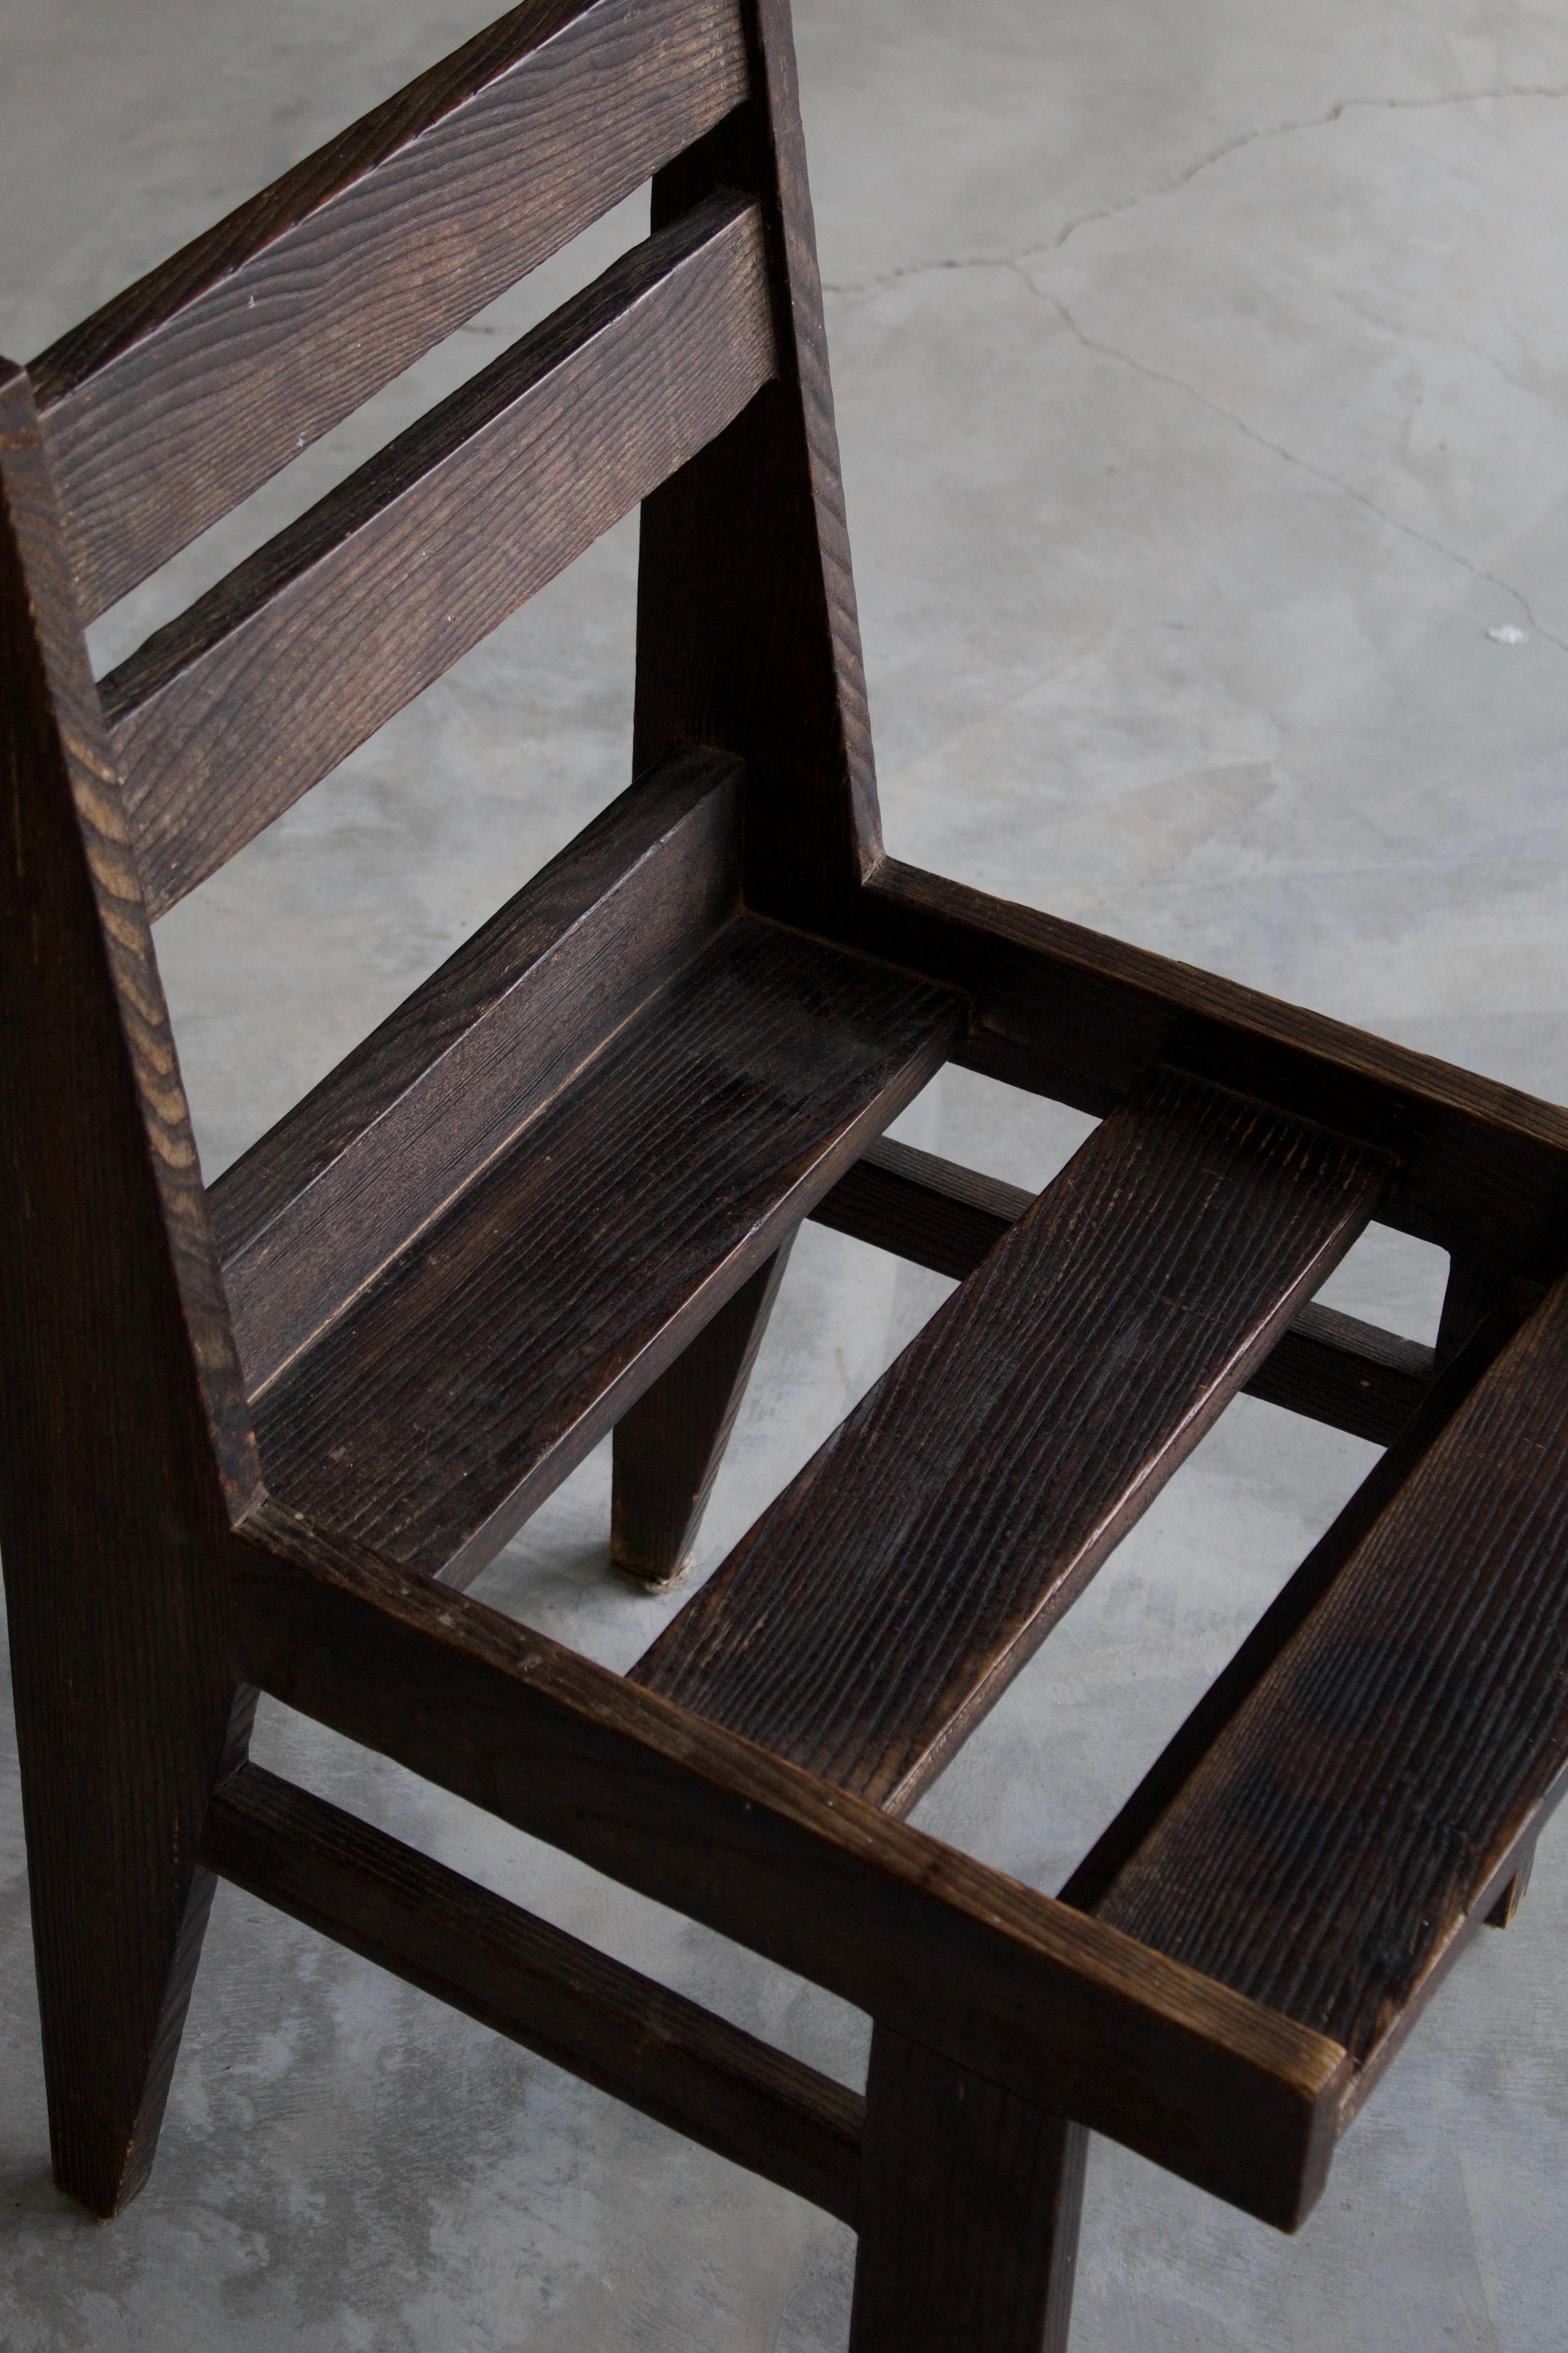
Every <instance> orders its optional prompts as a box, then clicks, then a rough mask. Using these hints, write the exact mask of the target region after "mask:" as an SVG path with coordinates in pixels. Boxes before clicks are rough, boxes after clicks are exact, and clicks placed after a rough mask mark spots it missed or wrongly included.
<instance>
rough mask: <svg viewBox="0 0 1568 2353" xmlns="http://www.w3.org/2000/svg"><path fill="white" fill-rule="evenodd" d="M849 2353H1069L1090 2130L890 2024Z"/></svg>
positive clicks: (865, 2193) (870, 2120)
mask: <svg viewBox="0 0 1568 2353" xmlns="http://www.w3.org/2000/svg"><path fill="white" fill-rule="evenodd" d="M866 2101H867V2114H866V2132H865V2138H864V2142H863V2144H862V2154H861V2171H860V2197H859V2212H858V2225H859V2232H860V2248H859V2255H858V2262H857V2264H856V2270H855V2306H854V2316H853V2318H852V2320H851V2323H850V2334H849V2345H850V2353H1065V2348H1066V2345H1067V2341H1068V2324H1069V2320H1070V2317H1071V2309H1072V2288H1073V2271H1074V2265H1075V2263H1076V2260H1077V2254H1078V2232H1079V2213H1080V2211H1081V2208H1082V2203H1083V2175H1084V2159H1085V2157H1086V2155H1087V2153H1088V2147H1089V2135H1088V2133H1087V2131H1086V2130H1085V2129H1084V2127H1083V2126H1081V2125H1074V2124H1067V2123H1065V2122H1064V2121H1063V2120H1062V2119H1061V2118H1060V2117H1059V2116H1049V2115H1047V2113H1046V2111H1045V2110H1044V2109H1041V2108H1037V2107H1035V2106H1033V2105H1030V2103H1029V2102H1027V2101H1026V2100H1021V2099H1019V2098H1017V2097H1016V2095H1015V2094H1012V2093H1010V2092H1007V2091H1005V2090H1003V2089H1002V2088H1001V2086H1000V2085H998V2084H993V2083H990V2082H988V2081H987V2080H986V2079H985V2077H984V2076H982V2075H974V2074H971V2073H969V2072H968V2070H967V2069H965V2068H963V2067H958V2066H955V2065H954V2064H953V2063H952V2061H951V2060H948V2059H944V2058H942V2057H941V2056H940V2055H939V2054H938V2053H937V2052H932V2051H928V2050H925V2049H923V2048H922V2047H921V2044H919V2043H917V2042H909V2041H907V2040H906V2038H905V2037H903V2036H902V2035H899V2034H894V2033H891V2032H890V2031H889V2030H888V2029H887V2028H886V2027H883V2026H879V2027H878V2028H877V2030H876V2032H875V2034H874V2036H873V2038H872V2042H871V2068H870V2074H869V2078H868V2083H867V2086H866Z"/></svg>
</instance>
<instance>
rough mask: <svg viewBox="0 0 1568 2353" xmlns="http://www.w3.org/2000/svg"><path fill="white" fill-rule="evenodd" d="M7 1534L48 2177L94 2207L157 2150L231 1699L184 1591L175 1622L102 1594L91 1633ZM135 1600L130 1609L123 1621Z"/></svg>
mask: <svg viewBox="0 0 1568 2353" xmlns="http://www.w3.org/2000/svg"><path fill="white" fill-rule="evenodd" d="M15 1552H16V1548H13V1552H12V1556H10V1557H8V1558H7V1561H6V1570H7V1585H8V1588H9V1596H10V1602H11V1649H12V1657H13V1662H14V1664H15V1667H16V1695H17V1704H16V1717H17V1736H18V1746H19V1748H20V1752H21V1767H22V1800H23V1812H24V1817H25V1820H26V1833H27V1852H28V1861H29V1876H30V1886H29V1893H30V1895H31V1899H32V1914H33V1949H34V1957H35V1964H36V1969H37V1989H38V2009H39V2017H40V2025H41V2029H42V2042H43V2052H44V2077H45V2084H46V2088H47V2094H48V2105H49V2142H50V2153H51V2158H52V2162H53V2170H54V2177H55V2180H56V2182H57V2183H58V2186H59V2187H60V2189H64V2190H66V2191H68V2193H69V2194H70V2195H71V2196H72V2197H74V2198H78V2199H79V2200H81V2202H82V2203H83V2205H85V2206H87V2207H89V2208H90V2209H91V2211H93V2212H94V2213H95V2214H100V2215H110V2214H117V2213H118V2212H119V2211H121V2208H122V2207H124V2206H125V2205H127V2204H128V2203H129V2202H130V2200H132V2198H134V2197H135V2195H136V2193H137V2191H138V2190H139V2189H141V2188H142V2185H143V2183H144V2182H145V2181H146V2179H147V2175H148V2173H149V2171H150V2169H151V2168H152V2164H153V2155H154V2152H155V2150H156V2147H157V2142H158V2133H159V2127H160V2126H161V2125H162V2123H163V2108H164V2104H165V2102H166V2100H167V2097H168V2092H169V2084H170V2080H171V2078H172V2076H173V2073H174V2061H175V2059H176V2057H177V2055H178V2052H179V2047H180V2035H181V2031H182V2029H183V2027H184V2020H185V2012H186V2010H187V2008H188V2006H189V2002H190V1997H191V1989H192V1986H193V1984H194V1982H195V1973H196V1965H197V1962H198V1961H199V1959H200V1957H201V1948H202V1938H203V1935H204V1933H205V1927H206V1921H207V1914H208V1912H209V1910H210V1908H211V1905H212V1895H213V1888H214V1884H215V1883H214V1881H213V1878H212V1876H211V1874H210V1873H208V1872H206V1871H205V1870H203V1869H202V1868H201V1867H200V1866H199V1865H198V1864H197V1863H196V1861H195V1848H196V1841H197V1838H198V1836H199V1834H200V1828H201V1820H202V1814H203V1811H204V1810H205V1796H206V1791H207V1789H208V1788H210V1787H211V1785H212V1783H213V1781H214V1780H215V1778H217V1777H218V1775H219V1774H220V1773H221V1771H222V1769H223V1767H222V1763H221V1762H220V1760H221V1759H222V1758H223V1757H224V1755H225V1740H224V1720H223V1719H224V1712H225V1709H226V1700H225V1698H224V1696H223V1694H222V1692H221V1690H220V1689H217V1688H215V1686H214V1683H213V1682H212V1681H210V1680H207V1679H206V1678H205V1677H203V1676H202V1675H201V1674H200V1672H199V1668H198V1671H197V1672H192V1669H193V1665H194V1664H195V1663H196V1662H194V1661H193V1658H192V1651H193V1649H194V1648H195V1645H193V1644H192V1642H191V1641H190V1639H189V1630H188V1629H187V1630H186V1635H185V1639H184V1641H182V1640H181V1639H180V1638H179V1633H178V1631H177V1630H176V1627H175V1625H174V1622H173V1619H174V1614H175V1612H176V1611H177V1605H178V1600H179V1598H180V1597H179V1596H178V1595H177V1593H171V1594H170V1595H169V1596H168V1597H167V1598H168V1599H169V1601H170V1603H171V1605H172V1608H171V1623H170V1624H168V1625H166V1626H164V1627H162V1628H160V1627H158V1626H156V1624H155V1623H154V1622H153V1621H154V1617H155V1612H154V1611H152V1610H145V1609H144V1610H140V1611H136V1612H134V1613H132V1612H128V1611H126V1612H121V1611H116V1610H114V1609H113V1608H112V1606H111V1605H110V1606H109V1607H106V1608H105V1609H104V1613H103V1614H104V1619H105V1620H106V1621H107V1623H106V1625H105V1626H103V1627H102V1628H100V1630H99V1631H98V1635H97V1639H95V1638H94V1630H93V1629H92V1628H91V1626H90V1625H89V1626H88V1627H87V1628H85V1629H84V1628H83V1626H82V1625H81V1623H80V1622H79V1620H76V1621H75V1622H71V1620H75V1613H74V1612H72V1613H70V1616H69V1618H68V1623H67V1625H66V1626H65V1627H64V1628H63V1629H62V1628H61V1626H60V1625H59V1624H58V1609H59V1605H60V1601H61V1598H62V1597H61V1595H60V1592H59V1590H58V1583H60V1582H68V1580H59V1581H57V1588H56V1590H55V1591H54V1592H53V1593H52V1594H50V1595H47V1596H46V1595H41V1594H39V1593H37V1590H36V1589H35V1590H29V1589H28V1588H31V1587H33V1583H34V1581H33V1579H32V1578H31V1577H28V1576H27V1575H26V1573H25V1571H24V1569H23V1567H22V1564H21V1563H20V1562H19V1561H18V1560H17V1559H16V1556H15ZM130 1574H131V1573H130V1572H128V1579H127V1581H128V1582H129V1581H130ZM40 1602H41V1603H42V1604H43V1606H42V1607H41V1608H40V1607H39V1606H38V1604H39V1603H40ZM132 1614H133V1615H134V1616H135V1617H136V1618H137V1619H139V1620H140V1621H141V1622H140V1623H139V1624H135V1625H128V1624H127V1623H126V1622H125V1620H126V1619H127V1617H129V1616H132ZM51 1619H56V1620H57V1622H55V1623H54V1624H52V1625H51V1624H50V1623H49V1622H48V1621H49V1620H51ZM115 1634H119V1635H121V1637H122V1638H123V1641H124V1648H123V1650H119V1651H118V1654H117V1645H116V1643H115V1641H114V1639H113V1638H114V1635H115ZM254 1706H255V1695H254V1694H245V1695H244V1698H243V1702H241V1703H238V1704H236V1705H235V1708H234V1710H233V1714H232V1715H231V1716H230V1719H229V1738H228V1749H227V1753H228V1755H229V1756H231V1757H233V1758H234V1759H235V1761H238V1760H239V1759H240V1758H241V1757H243V1754H244V1749H245V1743H246V1737H247V1734H248V1730H249V1721H250V1716H251V1715H252V1714H253V1713H254Z"/></svg>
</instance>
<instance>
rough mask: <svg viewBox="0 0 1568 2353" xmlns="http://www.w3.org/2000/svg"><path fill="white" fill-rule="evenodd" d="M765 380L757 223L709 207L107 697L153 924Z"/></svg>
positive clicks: (561, 317) (482, 382)
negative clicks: (158, 915)
mask: <svg viewBox="0 0 1568 2353" xmlns="http://www.w3.org/2000/svg"><path fill="white" fill-rule="evenodd" d="M772 373H773V326H772V322H771V319H770V316H769V308H768V297H767V288H766V283H765V280H764V277H763V251H762V231H761V225H760V221H759V218H758V215H757V211H756V208H755V206H749V205H746V204H744V203H742V201H741V200H740V199H739V198H737V197H733V196H731V197H725V196H722V195H720V196H715V197H713V198H711V199H710V201H709V202H708V203H707V204H706V205H704V206H700V207H698V209H697V210H696V211H695V212H694V213H692V214H690V215H688V216H686V217H685V218H683V219H682V220H680V221H679V222H677V223H675V224H673V225H672V226H671V227H669V228H668V229H666V230H665V231H663V232H662V234H660V235H658V236H657V237H652V238H650V239H648V240H647V243H645V244H644V245H641V246H639V247H637V248H635V249H634V251H633V252H631V253H630V254H627V255H626V256H625V257H623V259H621V260H619V261H617V262H616V263H615V264H614V265H613V266H612V267H611V268H610V269H607V270H606V271H605V273H604V275H603V276H602V277H601V278H600V279H598V280H596V281H595V284H594V285H593V286H591V287H589V288H588V289H587V290H586V291H585V292H584V293H583V294H582V295H580V296H578V297H577V298H576V300H575V301H572V302H569V303H567V304H566V305H565V306H564V307H563V309H562V310H560V311H557V312H556V313H555V314H554V315H553V316H552V318H550V319H548V320H546V321H545V322H544V323H543V325H542V326H541V327H538V328H536V329H535V330H534V331H533V332H531V334H528V335H525V336H524V337H523V338H522V339H521V342H520V343H516V344H514V345H513V346H512V348H511V349H510V351H508V352H505V353H502V355H501V357H500V359H499V360H497V361H495V362H494V364H492V365H491V366H489V367H488V368H485V369H483V370H482V371H481V372H480V374H479V375H477V376H475V377H473V378H472V379H471V380H470V381H469V382H468V383H467V384H465V385H461V386H460V387H459V388H458V391H457V392H456V393H454V394H453V395H452V396H451V397H450V398H449V399H447V400H446V401H443V402H442V403H441V404H440V406H438V407H437V408H436V409H434V410H432V412H431V413H430V414H429V415H428V416H426V417H422V418H421V419H420V420H419V422H418V423H417V424H416V425H415V426H413V427H411V428H410V429H409V431H408V432H406V433H405V434H403V435H401V436H400V437H399V438H398V439H397V440H395V442H393V443H392V445H391V446H390V448H386V449H384V450H383V451H382V452H381V454H380V455H379V456H378V457H376V458H374V459H372V460H371V461H370V463H369V464H368V465H366V466H363V467H362V468H361V469H360V470H359V471H358V472H357V473H355V474H353V476H351V477H350V479H349V480H347V481H346V482H344V483H342V485H341V486H340V487H339V488H338V489H337V490H335V491H332V492H331V493H330V495H329V496H328V497H326V498H325V499H323V500H321V501H320V502H319V503H318V504H317V505H316V506H314V507H312V508H311V509H310V512H309V513H307V514H305V515H302V516H301V517H300V520H299V522H296V523H294V524H292V525H291V526H290V527H289V529H288V530H287V531H284V532H282V533H279V536H278V537H277V538H276V539H274V540H271V541H269V542H268V544H267V545H266V546H265V547H263V548H261V549H260V550H259V551H258V553H257V554H255V555H253V556H252V557H250V558H249V559H248V560H247V562H246V563H244V564H242V565H239V567H238V568H237V570H236V571H234V572H232V573H230V574H229V575H228V576H227V578H226V579H225V580H222V581H220V582H219V583H218V584H217V586H216V587H215V588H214V589H212V590H211V591H210V593H209V594H208V595H207V596H204V597H202V598H201V599H200V600H199V601H198V602H197V603H196V604H195V606H193V607H191V609H190V610H189V611H188V612H186V613H184V614H182V615H181V616H180V617H179V618H178V619H176V620H174V621H172V622H171V623H170V624H169V625H168V626H167V628H163V629H160V630H159V631H158V632H157V634H156V635H155V636H154V637H153V638H149V639H148V641H147V643H146V644H145V645H144V646H142V648H141V649H140V650H139V651H138V652H137V653H135V654H133V655H132V658H131V659H130V660H129V661H127V662H125V663H123V664H122V665H121V668H120V669H119V670H114V671H112V672H111V673H110V676H109V677H108V678H106V679H105V680H104V681H103V686H102V694H103V702H104V708H105V711H106V713H107V714H108V717H109V719H110V726H111V730H112V734H113V742H114V748H115V754H116V756H117V758H118V759H119V761H120V763H121V767H122V769H123V772H124V775H125V778H126V793H127V804H128V807H129V809H130V813H131V819H132V830H133V835H134V839H135V846H136V857H137V863H138V866H139V868H140V870H141V873H142V882H143V886H144V888H145V890H146V892H147V897H148V902H149V906H150V908H151V910H152V912H153V914H154V915H156V914H159V913H163V911H164V910H166V909H167V908H169V907H171V906H173V905H174V902H175V901H176V900H178V899H180V898H182V897H183V896H184V893H185V892H187V891H189V890H192V889H194V888H195V884H196V883H198V882H200V881H203V880H204V879H205V876H207V875H208V874H210V873H212V872H213V871H214V870H215V869H216V868H217V867H219V866H221V865H222V864H223V863H224V861H225V860H226V859H227V858H230V857H232V856H233V854H234V852H235V851H236V850H237V849H240V848H241V847H242V846H243V845H244V844H245V843H246V842H247V841H248V840H249V839H251V837H252V835H254V834H256V833H258V832H259V831H260V830H261V828H263V827H264V826H266V825H268V824H269V823H270V822H271V821H272V819H273V818H276V817H278V816H280V815H281V813H282V812H283V810H284V809H286V808H288V807H290V806H291V804H292V803H293V802H294V801H296V800H297V799H298V798H299V797H300V795H301V794H302V793H305V792H308V791H309V790H310V786H312V785H314V784H316V783H318V782H319V781H320V779H321V777H322V776H325V775H326V774H327V773H328V771H329V770H330V769H331V768H333V767H335V766H336V765H337V764H338V763H339V762H340V761H341V760H343V759H346V758H347V756H348V754H350V753H351V752H352V751H353V749H354V748H355V746H356V745H357V744H361V743H363V741H364V740H365V738H366V737H367V736H369V735H371V734H372V733H374V731H375V730H376V729H377V728H378V727H380V726H381V725H382V724H383V723H384V722H385V721H386V720H388V719H390V718H391V717H392V715H393V713H394V712H396V711H398V710H400V709H401V708H402V706H403V704H404V703H405V702H408V701H410V700H411V699H412V697H413V696H415V695H416V694H418V693H419V692H421V691H423V689H424V688H425V687H426V686H428V685H429V684H430V683H431V681H433V680H435V679H437V678H439V677H440V676H441V675H442V674H443V673H444V672H445V671H446V670H448V669H449V668H450V667H451V665H452V664H453V663H454V662H455V661H457V660H458V659H459V658H460V657H461V656H462V655H463V654H465V653H466V652H468V649H469V648H470V647H471V646H473V645H474V644H476V643H477V642H478V640H479V638H481V637H483V636H484V635H485V634H486V632H487V631H488V630H489V629H492V628H495V626H496V625H497V623H498V622H500V621H501V620H504V619H505V617H506V616H507V615H508V614H509V613H510V612H512V611H513V610H514V609H515V608H516V607H517V606H519V605H520V604H521V603H522V602H523V601H524V600H525V599H526V598H527V597H529V596H532V595H533V594H534V593H535V592H536V591H537V590H538V589H540V588H542V587H543V586H545V584H546V583H547V582H548V581H550V580H552V579H553V578H554V577H555V575H556V574H557V573H559V572H561V571H562V570H563V569H564V567H565V566H566V565H568V564H570V563H571V562H572V561H573V560H574V557H576V556H578V555H580V554H582V553H583V552H584V549H585V548H587V547H588V546H590V545H591V544H592V543H593V542H594V541H595V539H597V538H598V537H599V536H600V534H601V533H604V532H605V531H607V530H608V529H609V528H610V526H611V524H612V523H615V522H619V520H620V518H621V517H622V516H623V515H624V514H626V513H628V512H630V510H631V509H632V508H633V507H634V506H636V505H637V501H639V500H640V499H642V498H644V497H646V496H647V493H648V492H649V491H651V490H653V489H654V488H655V487H656V486H657V485H658V483H659V482H661V481H662V480H664V479H665V477H666V476H667V475H668V474H669V473H670V472H672V471H673V470H674V469H675V468H677V467H678V466H679V465H680V464H681V463H682V462H683V460H685V459H688V458H689V457H690V456H691V454H692V452H693V451H694V450H696V449H699V448H701V447H702V445H703V444H704V443H705V442H706V441H709V440H710V439H711V438H712V437H713V436H714V435H715V434H716V433H718V432H720V431H721V429H722V428H723V427H724V426H726V425H728V424H729V422H730V420H731V417H734V416H735V415H736V414H737V412H738V411H739V410H741V409H742V408H743V407H744V406H745V405H746V403H747V402H748V401H749V400H750V399H751V398H752V395H753V394H754V393H755V392H756V391H757V390H758V388H759V386H760V385H763V383H765V381H766V380H767V378H768V376H769V375H771V374H772ZM480 518H482V528H479V529H476V528H475V527H474V526H475V523H476V522H477V521H479V519H480Z"/></svg>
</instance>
